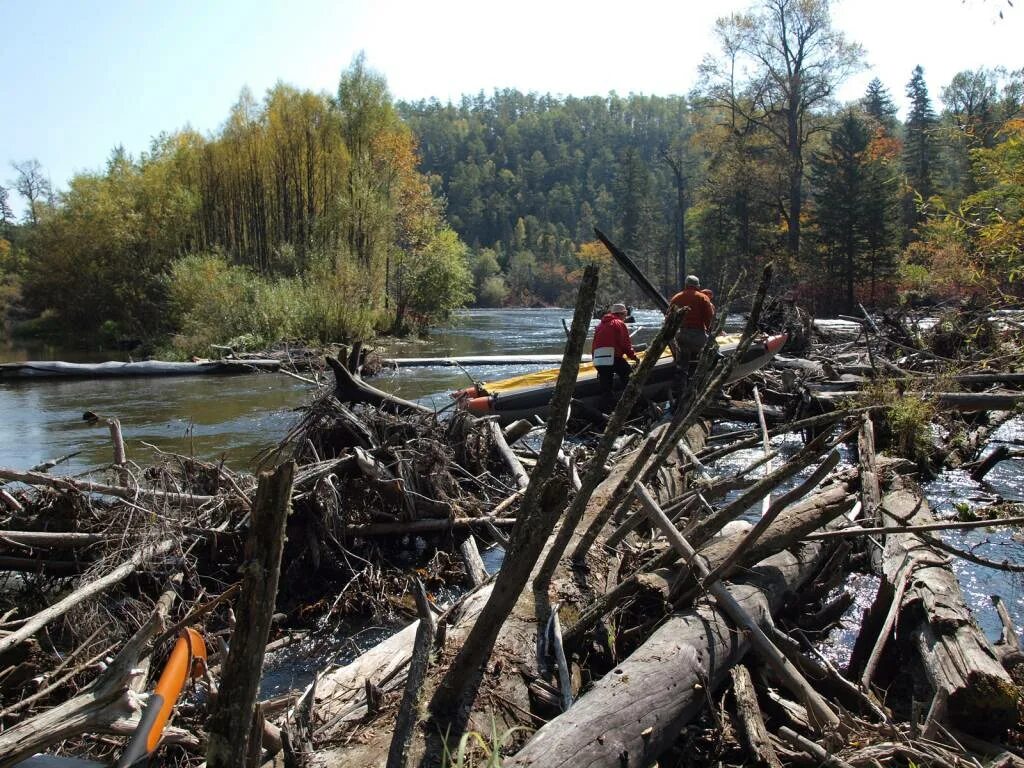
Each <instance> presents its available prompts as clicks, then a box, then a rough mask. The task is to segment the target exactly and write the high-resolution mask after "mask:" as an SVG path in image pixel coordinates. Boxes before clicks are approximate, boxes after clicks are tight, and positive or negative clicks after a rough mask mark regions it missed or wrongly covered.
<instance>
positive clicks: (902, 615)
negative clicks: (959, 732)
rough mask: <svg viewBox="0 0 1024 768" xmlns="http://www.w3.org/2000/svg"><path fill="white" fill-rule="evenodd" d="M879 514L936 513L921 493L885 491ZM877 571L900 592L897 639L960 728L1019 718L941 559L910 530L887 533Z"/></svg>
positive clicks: (908, 519)
mask: <svg viewBox="0 0 1024 768" xmlns="http://www.w3.org/2000/svg"><path fill="white" fill-rule="evenodd" d="M880 510H881V514H882V517H883V521H884V522H885V523H886V524H889V525H892V524H896V523H901V524H909V525H921V524H927V523H931V522H932V521H933V520H934V518H933V517H932V515H931V511H930V509H929V508H928V504H927V502H926V501H925V500H924V498H923V497H922V496H921V494H920V492H919V491H918V490H916V489H911V488H910V487H903V488H897V489H895V490H893V491H891V492H890V493H887V494H886V495H885V496H884V497H883V499H882V504H881V507H880ZM883 573H884V576H885V578H886V580H887V582H888V583H889V584H890V585H891V587H892V589H893V590H894V592H896V593H898V592H899V591H900V586H901V584H905V588H904V589H903V590H902V595H901V596H900V599H899V605H898V610H899V620H898V635H897V637H898V639H899V640H901V641H902V642H903V643H904V644H906V645H908V646H909V647H910V648H912V649H913V650H914V651H915V652H916V653H917V654H918V655H919V657H920V658H921V661H922V662H923V666H924V669H925V674H926V675H927V677H928V682H929V683H930V685H931V686H932V689H933V690H935V691H939V690H944V691H946V693H947V694H948V707H949V716H950V718H951V720H952V721H953V722H955V723H957V724H958V725H960V726H962V727H963V728H964V729H965V730H968V731H972V732H975V733H993V732H999V731H1001V730H1003V729H1005V728H1007V727H1010V726H1012V725H1013V724H1014V723H1016V722H1017V688H1016V686H1014V684H1013V681H1012V680H1011V679H1010V676H1009V675H1008V674H1007V672H1006V670H1005V669H1003V667H1002V665H1001V664H1000V663H999V659H998V657H997V655H996V653H995V650H994V649H993V647H992V644H991V643H990V642H989V640H988V638H987V637H986V636H985V634H984V633H983V632H982V631H981V630H980V629H979V628H978V626H977V624H976V623H975V621H974V619H973V617H972V616H971V613H970V610H969V609H968V608H967V606H966V604H965V603H964V599H963V594H962V593H961V591H960V585H959V584H958V583H957V580H956V576H955V575H954V574H953V572H952V570H951V569H950V567H949V565H948V564H947V559H946V558H945V556H943V555H941V554H940V553H939V552H937V551H935V550H934V549H932V548H931V547H930V546H928V545H927V543H926V542H924V541H923V540H922V539H921V538H920V537H918V536H915V535H914V534H910V533H898V534H889V535H888V536H886V541H885V553H884V561H883Z"/></svg>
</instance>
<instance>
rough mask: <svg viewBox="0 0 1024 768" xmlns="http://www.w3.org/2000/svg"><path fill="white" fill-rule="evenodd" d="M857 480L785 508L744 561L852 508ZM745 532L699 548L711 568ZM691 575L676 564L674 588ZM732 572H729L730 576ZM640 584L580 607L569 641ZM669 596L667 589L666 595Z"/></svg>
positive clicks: (658, 563)
mask: <svg viewBox="0 0 1024 768" xmlns="http://www.w3.org/2000/svg"><path fill="white" fill-rule="evenodd" d="M856 483H857V473H856V471H850V472H846V473H843V474H842V475H840V476H839V477H838V478H837V482H836V483H835V484H834V485H830V486H827V487H825V488H823V489H822V490H821V491H819V492H818V493H816V494H814V495H812V496H809V497H808V498H806V499H804V500H803V501H801V502H798V503H797V504H794V505H793V506H791V507H790V508H789V509H787V510H786V511H785V512H783V513H782V514H781V515H780V516H779V517H778V518H777V519H776V520H775V522H774V523H772V525H771V526H770V527H769V528H768V530H767V531H766V532H765V533H764V535H763V536H762V537H761V538H760V539H759V540H758V541H757V542H756V543H755V544H754V546H753V548H752V549H751V550H750V551H749V552H747V553H746V557H745V558H744V559H743V560H741V563H756V562H758V561H759V560H763V559H765V558H767V557H769V556H771V555H773V554H774V553H776V552H778V551H780V550H782V549H784V548H787V547H790V546H792V545H793V544H794V543H795V542H798V541H800V540H801V539H802V538H803V537H804V536H806V535H807V534H808V533H809V532H811V531H813V530H816V529H818V528H820V527H822V526H823V525H825V524H827V523H828V522H829V521H831V520H834V519H835V518H837V517H838V516H839V515H841V514H844V513H846V512H847V511H849V510H850V509H851V508H852V507H853V504H854V499H853V496H852V495H851V494H852V493H854V492H855V489H856ZM745 535H746V534H745V533H738V534H736V535H735V536H722V537H719V538H715V539H712V540H711V541H709V542H708V543H707V544H706V545H705V546H703V547H702V548H701V549H700V554H701V556H703V557H704V558H705V559H706V560H707V561H708V563H709V565H710V566H711V567H712V568H715V567H717V566H718V565H719V564H721V563H722V562H724V561H725V559H726V558H727V557H728V556H729V555H731V554H732V553H733V551H734V550H735V549H736V545H737V543H738V542H739V541H740V540H741V539H742V538H743V537H744V536H745ZM675 559H676V558H675V556H674V554H673V553H671V552H667V553H665V554H664V555H662V556H659V557H658V558H656V559H655V560H654V561H653V562H652V563H650V565H649V566H648V568H649V569H654V568H662V567H666V566H669V565H671V564H672V563H673V561H674V560H675ZM681 574H684V575H686V576H687V577H689V575H690V573H689V567H688V566H686V565H685V564H684V565H682V566H676V568H675V570H674V571H673V572H672V575H671V576H670V577H669V580H670V583H671V582H676V583H677V584H678V585H679V586H678V587H676V589H675V591H677V592H678V591H681V590H683V589H687V588H690V587H692V586H693V583H692V582H691V581H689V580H687V581H685V582H684V581H683V580H682V579H681V578H680V575H681ZM729 575H730V574H729V573H728V572H726V573H725V574H724V576H725V577H726V578H727V577H728V576H729ZM639 588H640V577H638V576H632V577H630V578H628V579H625V580H623V581H622V582H620V583H619V584H618V585H616V587H615V588H614V589H613V590H612V591H610V592H609V593H607V594H606V595H603V596H602V597H601V598H600V599H599V600H597V601H596V602H595V603H593V604H591V605H589V606H587V607H585V608H584V609H583V610H581V611H580V614H579V618H578V619H577V621H576V623H575V624H573V625H572V626H571V627H569V629H568V630H567V631H566V633H565V634H566V637H565V641H566V644H568V645H574V644H576V643H579V642H580V641H581V640H582V638H583V635H584V633H585V632H586V631H588V630H589V629H590V628H591V627H593V626H594V625H595V624H596V623H597V621H598V620H599V619H600V617H601V616H603V615H604V614H605V613H607V612H608V611H609V610H611V609H612V608H614V607H615V606H616V605H618V604H619V603H621V602H622V601H623V600H625V599H627V598H628V597H630V596H631V595H634V594H636V592H637V590H638V589H639ZM669 597H670V595H669V594H667V593H666V595H665V599H666V600H668V599H669Z"/></svg>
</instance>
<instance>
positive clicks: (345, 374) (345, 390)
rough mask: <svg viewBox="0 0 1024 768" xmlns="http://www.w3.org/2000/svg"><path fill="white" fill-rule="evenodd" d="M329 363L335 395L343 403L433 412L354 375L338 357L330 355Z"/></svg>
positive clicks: (398, 410) (397, 411)
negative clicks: (332, 372) (332, 374)
mask: <svg viewBox="0 0 1024 768" xmlns="http://www.w3.org/2000/svg"><path fill="white" fill-rule="evenodd" d="M327 364H328V365H329V366H330V367H331V370H332V371H334V396H335V397H336V398H338V401H339V402H342V403H368V404H369V405H373V406H376V407H377V408H383V409H384V410H386V411H388V412H390V413H433V411H432V410H431V409H430V408H427V407H426V406H423V405H420V404H419V403H413V402H410V401H409V400H403V399H402V398H400V397H396V396H395V395H391V394H388V393H387V392H382V391H381V390H379V389H377V388H376V387H371V386H370V385H369V384H367V383H366V382H365V381H363V380H362V379H360V378H358V377H356V376H354V375H353V374H352V372H351V371H349V370H348V368H346V367H345V366H343V365H342V364H341V363H340V362H338V360H337V359H336V358H333V357H328V358H327Z"/></svg>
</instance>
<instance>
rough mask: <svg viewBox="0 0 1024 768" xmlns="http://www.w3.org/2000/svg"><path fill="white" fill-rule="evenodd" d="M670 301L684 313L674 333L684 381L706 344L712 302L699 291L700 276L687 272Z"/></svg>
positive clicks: (711, 323)
mask: <svg viewBox="0 0 1024 768" xmlns="http://www.w3.org/2000/svg"><path fill="white" fill-rule="evenodd" d="M669 304H671V305H672V306H676V307H679V308H680V309H682V311H683V312H685V313H686V314H685V315H683V324H682V327H681V328H680V329H679V333H677V334H676V346H677V347H678V349H679V354H678V356H677V357H676V366H677V370H678V372H679V376H680V379H682V380H683V381H686V380H689V377H690V373H691V372H692V369H693V365H694V363H695V362H696V360H697V358H698V357H699V356H700V353H701V350H702V349H704V345H705V344H706V343H707V340H708V334H709V333H710V332H711V326H712V325H713V324H714V322H715V305H714V304H712V303H711V299H710V298H709V297H708V295H707V294H706V293H704V292H703V291H701V290H700V278H698V277H697V276H696V275H687V277H686V285H685V286H684V287H683V290H681V291H680V292H679V293H677V294H676V295H675V296H673V297H672V299H671V301H669ZM681 389H682V387H680V390H681Z"/></svg>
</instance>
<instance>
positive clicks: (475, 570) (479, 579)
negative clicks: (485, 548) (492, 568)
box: [459, 534, 487, 587]
mask: <svg viewBox="0 0 1024 768" xmlns="http://www.w3.org/2000/svg"><path fill="white" fill-rule="evenodd" d="M459 554H460V555H462V564H463V565H465V566H466V575H467V576H468V577H469V583H470V584H472V585H473V586H474V587H479V586H480V585H481V584H483V583H484V582H486V581H487V569H486V568H484V561H483V560H482V559H481V558H480V550H479V549H478V548H477V546H476V538H475V537H474V536H473V534H469V536H467V537H466V538H464V539H463V540H462V543H461V544H459Z"/></svg>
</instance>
